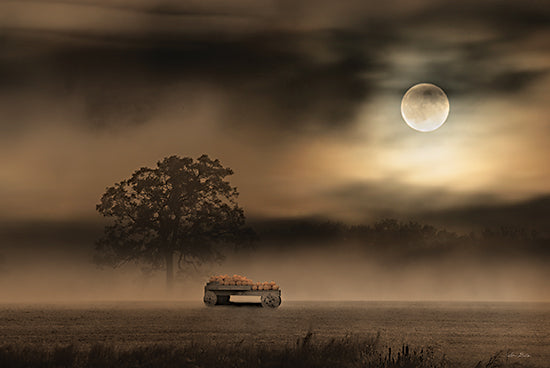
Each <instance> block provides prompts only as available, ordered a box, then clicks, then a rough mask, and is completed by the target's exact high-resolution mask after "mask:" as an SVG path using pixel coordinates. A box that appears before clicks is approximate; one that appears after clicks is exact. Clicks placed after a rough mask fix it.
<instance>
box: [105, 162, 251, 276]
mask: <svg viewBox="0 0 550 368" xmlns="http://www.w3.org/2000/svg"><path fill="white" fill-rule="evenodd" d="M232 174H233V171H232V170H231V169H229V168H226V167H223V166H222V165H221V163H220V162H219V160H217V159H216V160H212V159H210V158H209V157H208V156H206V155H203V156H201V157H199V158H198V159H196V160H193V159H192V158H189V157H184V158H180V157H178V156H171V157H167V158H165V159H163V160H162V161H159V162H158V163H157V167H155V168H148V167H143V168H141V169H139V170H137V171H136V172H134V173H133V175H132V176H131V177H130V178H129V179H126V180H122V181H121V182H119V183H116V184H115V185H114V186H112V187H109V188H107V190H106V192H105V193H104V194H103V196H102V197H101V203H99V204H98V205H97V207H96V209H97V211H99V213H100V214H102V215H103V216H105V217H109V218H113V219H114V223H112V224H110V225H108V226H106V227H105V231H104V235H103V237H101V238H100V239H99V240H98V241H97V244H96V250H97V252H96V260H97V261H98V262H100V263H102V264H109V265H112V266H115V267H116V266H118V265H120V264H123V263H126V262H130V261H136V262H142V263H145V264H149V265H151V266H152V267H153V268H156V269H160V268H164V267H166V270H167V281H168V283H169V284H170V280H171V278H172V276H173V275H172V272H173V271H172V265H173V263H174V259H175V260H176V261H177V265H178V266H179V268H183V267H184V266H185V265H186V264H193V265H196V264H200V263H202V262H206V261H211V260H217V259H221V258H222V257H223V252H222V248H223V247H222V245H224V244H239V243H242V242H243V241H245V240H247V239H249V238H250V230H249V229H247V228H245V226H244V225H245V216H244V212H243V209H242V208H241V207H239V206H238V204H237V202H236V199H237V196H238V192H237V188H236V187H232V186H231V184H230V183H229V181H227V180H226V178H227V177H228V176H230V175H232Z"/></svg>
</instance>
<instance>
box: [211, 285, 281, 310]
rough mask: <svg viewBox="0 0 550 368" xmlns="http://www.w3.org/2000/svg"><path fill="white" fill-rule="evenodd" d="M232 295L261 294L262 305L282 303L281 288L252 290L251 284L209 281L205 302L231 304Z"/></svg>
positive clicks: (270, 305)
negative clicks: (227, 283) (226, 283)
mask: <svg viewBox="0 0 550 368" xmlns="http://www.w3.org/2000/svg"><path fill="white" fill-rule="evenodd" d="M231 295H246V296H259V297H260V300H261V302H262V306H263V307H266V308H277V307H278V306H279V305H281V290H280V289H278V290H252V286H251V285H223V284H221V283H218V282H209V283H207V284H206V285H205V286H204V304H206V305H207V306H214V305H223V304H229V297H230V296H231Z"/></svg>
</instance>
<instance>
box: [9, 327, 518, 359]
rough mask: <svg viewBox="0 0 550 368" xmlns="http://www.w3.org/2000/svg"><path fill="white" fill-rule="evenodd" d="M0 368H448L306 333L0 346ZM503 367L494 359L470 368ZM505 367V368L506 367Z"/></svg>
mask: <svg viewBox="0 0 550 368" xmlns="http://www.w3.org/2000/svg"><path fill="white" fill-rule="evenodd" d="M0 367H1V368H31V367H32V368H34V367H36V368H130V367H131V368H179V367H190V368H198V367H202V368H232V367H233V368H256V367H258V368H285V367H303V368H306V367H307V368H325V367H327V368H329V367H330V368H335V367H342V368H347V367H365V368H445V367H453V364H451V363H450V362H449V361H447V359H446V358H445V356H444V355H438V354H436V353H435V351H434V349H432V348H429V347H428V348H424V349H421V350H413V349H410V348H409V346H407V345H403V346H401V347H400V348H399V349H398V351H395V350H392V349H391V348H388V349H386V348H382V347H381V346H380V336H379V335H378V336H375V337H370V338H358V337H355V336H352V335H349V336H344V337H342V338H339V339H332V340H330V341H320V340H318V339H315V338H314V336H313V334H312V333H311V332H310V333H308V334H306V335H305V336H304V337H302V338H300V339H298V340H297V341H296V343H295V344H294V345H290V346H288V345H287V346H269V345H266V344H246V343H244V342H242V341H241V342H240V343H237V344H229V343H220V344H214V343H197V342H194V343H190V344H186V345H150V346H140V347H133V348H117V347H115V346H111V345H92V346H90V347H82V346H76V345H68V346H57V347H53V348H47V347H37V346H34V347H33V346H14V345H4V346H0ZM481 367H483V368H496V367H507V365H506V364H505V363H502V361H501V360H500V358H499V355H495V356H494V357H491V358H489V359H488V361H487V363H482V362H480V364H478V366H477V367H476V368H481ZM510 367H511V365H510ZM514 367H517V365H514Z"/></svg>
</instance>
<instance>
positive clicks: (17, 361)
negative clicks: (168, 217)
mask: <svg viewBox="0 0 550 368" xmlns="http://www.w3.org/2000/svg"><path fill="white" fill-rule="evenodd" d="M549 327H550V308H549V305H548V304H541V303H535V304H526V303H408V302H347V303H320V302H286V303H283V304H282V306H281V307H280V308H278V309H276V310H266V309H263V308H259V307H256V306H252V305H241V306H217V307H213V308H207V307H204V306H202V305H201V304H199V303H182V302H173V303H169V302H163V303H160V302H159V303H145V302H139V303H130V302H127V303H94V304H84V303H81V304H70V305H69V304H66V305H64V304H48V305H36V304H34V305H32V304H27V305H21V304H3V305H0V331H1V334H0V367H3V368H4V367H5V368H9V367H35V366H37V367H38V366H40V367H336V366H340V367H472V368H473V367H476V365H477V364H478V363H479V362H481V365H479V366H478V367H548V366H549V362H550V349H549V348H548V347H549V346H550V336H549V331H550V328H549ZM390 349H391V350H390Z"/></svg>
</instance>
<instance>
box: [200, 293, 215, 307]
mask: <svg viewBox="0 0 550 368" xmlns="http://www.w3.org/2000/svg"><path fill="white" fill-rule="evenodd" d="M203 300H204V304H206V305H207V306H209V307H212V306H214V305H216V302H217V301H218V297H217V296H216V293H214V292H213V291H210V290H208V291H205V292H204V298H203Z"/></svg>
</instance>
